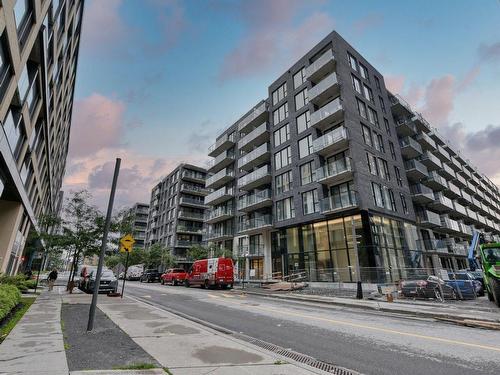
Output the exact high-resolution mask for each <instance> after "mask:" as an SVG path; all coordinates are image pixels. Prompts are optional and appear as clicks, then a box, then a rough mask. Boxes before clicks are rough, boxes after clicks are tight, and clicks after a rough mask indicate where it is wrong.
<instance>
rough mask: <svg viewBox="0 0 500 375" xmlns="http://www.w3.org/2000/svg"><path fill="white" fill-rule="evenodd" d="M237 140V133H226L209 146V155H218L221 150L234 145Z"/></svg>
mask: <svg viewBox="0 0 500 375" xmlns="http://www.w3.org/2000/svg"><path fill="white" fill-rule="evenodd" d="M235 141H236V136H235V133H231V134H224V135H222V136H220V138H219V139H217V141H215V143H214V144H213V145H211V146H210V147H209V148H208V155H209V156H216V155H218V154H219V153H220V152H222V151H225V150H227V149H228V148H230V147H231V146H232V145H234V143H235Z"/></svg>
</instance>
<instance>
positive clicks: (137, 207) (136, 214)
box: [129, 203, 149, 248]
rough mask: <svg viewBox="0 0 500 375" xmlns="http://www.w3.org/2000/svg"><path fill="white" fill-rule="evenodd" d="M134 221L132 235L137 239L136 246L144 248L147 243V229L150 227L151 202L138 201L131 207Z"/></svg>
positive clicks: (131, 215)
mask: <svg viewBox="0 0 500 375" xmlns="http://www.w3.org/2000/svg"><path fill="white" fill-rule="evenodd" d="M129 213H130V217H131V221H132V233H131V234H132V236H133V237H134V239H135V243H134V247H140V248H144V247H145V244H146V229H147V227H148V214H149V204H147V203H136V204H134V206H133V207H132V208H131V209H130V212H129Z"/></svg>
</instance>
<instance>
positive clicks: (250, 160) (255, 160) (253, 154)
mask: <svg viewBox="0 0 500 375" xmlns="http://www.w3.org/2000/svg"><path fill="white" fill-rule="evenodd" d="M270 156H271V152H270V151H269V143H263V144H262V145H260V146H259V147H257V148H256V149H255V150H253V151H250V152H249V153H248V154H245V155H243V156H241V157H240V158H239V159H238V168H239V169H243V170H244V171H247V172H248V171H251V170H252V169H253V168H255V167H257V166H259V165H262V164H263V163H265V162H268V161H269V160H270Z"/></svg>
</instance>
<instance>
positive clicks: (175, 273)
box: [161, 268, 187, 285]
mask: <svg viewBox="0 0 500 375" xmlns="http://www.w3.org/2000/svg"><path fill="white" fill-rule="evenodd" d="M186 276H187V272H186V271H185V270H183V269H182V268H171V269H169V270H167V271H166V272H165V273H164V274H163V275H161V285H165V284H173V285H178V284H183V283H184V280H186Z"/></svg>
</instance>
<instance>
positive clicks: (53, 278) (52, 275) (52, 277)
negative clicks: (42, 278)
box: [47, 268, 57, 290]
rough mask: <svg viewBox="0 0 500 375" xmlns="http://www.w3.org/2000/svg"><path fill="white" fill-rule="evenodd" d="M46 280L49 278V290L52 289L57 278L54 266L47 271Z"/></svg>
mask: <svg viewBox="0 0 500 375" xmlns="http://www.w3.org/2000/svg"><path fill="white" fill-rule="evenodd" d="M47 280H49V290H52V289H54V284H55V282H56V280H57V270H56V269H55V268H54V269H53V270H52V271H51V272H50V273H49V277H48V278H47Z"/></svg>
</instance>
